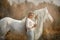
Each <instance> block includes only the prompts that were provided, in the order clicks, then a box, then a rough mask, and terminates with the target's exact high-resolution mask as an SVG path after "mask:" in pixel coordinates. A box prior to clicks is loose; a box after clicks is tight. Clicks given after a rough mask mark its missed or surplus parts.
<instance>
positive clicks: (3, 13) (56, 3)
mask: <svg viewBox="0 0 60 40" xmlns="http://www.w3.org/2000/svg"><path fill="white" fill-rule="evenodd" d="M44 7H47V8H48V11H49V13H50V14H51V15H52V16H53V18H54V22H53V23H51V22H50V21H47V22H45V23H44V31H43V35H42V36H41V38H40V39H39V40H60V0H0V19H2V18H4V17H7V16H8V17H12V18H14V19H18V20H19V19H22V18H24V17H25V16H26V15H27V14H28V12H29V11H33V10H36V9H41V8H44ZM13 34H14V33H11V32H8V34H7V35H6V40H13V39H14V40H16V39H19V40H26V39H27V37H26V35H24V34H22V35H16V34H14V35H13Z"/></svg>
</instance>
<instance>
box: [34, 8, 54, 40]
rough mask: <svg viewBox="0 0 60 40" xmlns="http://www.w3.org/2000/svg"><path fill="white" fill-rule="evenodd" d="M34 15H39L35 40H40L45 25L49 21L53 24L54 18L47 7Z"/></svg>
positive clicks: (36, 11) (35, 11)
mask: <svg viewBox="0 0 60 40" xmlns="http://www.w3.org/2000/svg"><path fill="white" fill-rule="evenodd" d="M34 14H36V15H38V19H37V28H36V30H35V40H38V39H39V38H40V37H41V35H42V33H43V23H44V22H45V21H46V20H48V19H49V20H50V21H51V22H53V21H54V20H53V17H52V16H51V15H50V13H49V12H48V9H47V7H45V8H42V9H38V10H34Z"/></svg>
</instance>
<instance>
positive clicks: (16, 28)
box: [0, 8, 53, 40]
mask: <svg viewBox="0 0 60 40" xmlns="http://www.w3.org/2000/svg"><path fill="white" fill-rule="evenodd" d="M33 12H34V14H36V15H38V19H37V24H38V25H37V28H36V30H35V40H38V39H39V38H40V36H41V35H42V33H43V23H44V21H46V20H47V19H48V18H49V19H50V20H51V22H53V18H52V16H51V15H50V14H49V12H48V10H47V8H43V9H39V10H35V11H33ZM25 20H26V18H24V19H23V20H15V19H13V18H10V17H5V18H3V19H1V20H0V30H1V31H0V33H1V35H0V36H1V37H4V36H5V35H6V33H7V32H8V31H9V30H11V31H12V32H15V33H21V32H22V33H24V32H26V31H25Z"/></svg>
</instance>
